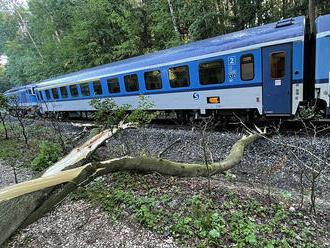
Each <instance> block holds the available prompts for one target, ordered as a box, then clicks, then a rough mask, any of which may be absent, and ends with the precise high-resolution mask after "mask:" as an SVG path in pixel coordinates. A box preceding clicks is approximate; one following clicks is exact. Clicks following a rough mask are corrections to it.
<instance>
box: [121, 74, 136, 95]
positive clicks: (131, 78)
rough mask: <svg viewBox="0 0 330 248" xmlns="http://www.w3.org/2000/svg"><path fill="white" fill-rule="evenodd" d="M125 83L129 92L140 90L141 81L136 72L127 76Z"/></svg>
mask: <svg viewBox="0 0 330 248" xmlns="http://www.w3.org/2000/svg"><path fill="white" fill-rule="evenodd" d="M124 83H125V88H126V91H127V92H132V91H138V90H139V81H138V77H137V75H136V74H132V75H128V76H125V77H124Z"/></svg>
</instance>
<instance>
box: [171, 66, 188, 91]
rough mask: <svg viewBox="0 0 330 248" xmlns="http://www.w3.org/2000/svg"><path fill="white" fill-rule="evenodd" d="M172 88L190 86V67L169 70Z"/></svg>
mask: <svg viewBox="0 0 330 248" xmlns="http://www.w3.org/2000/svg"><path fill="white" fill-rule="evenodd" d="M168 76H169V79H170V85H171V87H172V88H179V87H188V86H189V85H190V78H189V68H188V66H179V67H172V68H170V69H169V70H168Z"/></svg>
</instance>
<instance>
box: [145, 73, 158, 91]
mask: <svg viewBox="0 0 330 248" xmlns="http://www.w3.org/2000/svg"><path fill="white" fill-rule="evenodd" d="M144 81H145V83H146V88H147V90H158V89H161V88H162V77H161V74H160V71H149V72H145V73H144Z"/></svg>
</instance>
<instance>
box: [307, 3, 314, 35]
mask: <svg viewBox="0 0 330 248" xmlns="http://www.w3.org/2000/svg"><path fill="white" fill-rule="evenodd" d="M308 15H309V28H310V32H311V34H315V18H316V17H315V0H309V2H308Z"/></svg>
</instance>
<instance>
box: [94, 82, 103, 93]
mask: <svg viewBox="0 0 330 248" xmlns="http://www.w3.org/2000/svg"><path fill="white" fill-rule="evenodd" d="M95 83H98V84H99V88H100V89H101V94H99V93H97V92H96V90H95V88H98V87H95ZM92 85H93V92H94V95H95V96H102V95H103V94H104V92H103V88H102V83H101V80H94V81H92Z"/></svg>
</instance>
